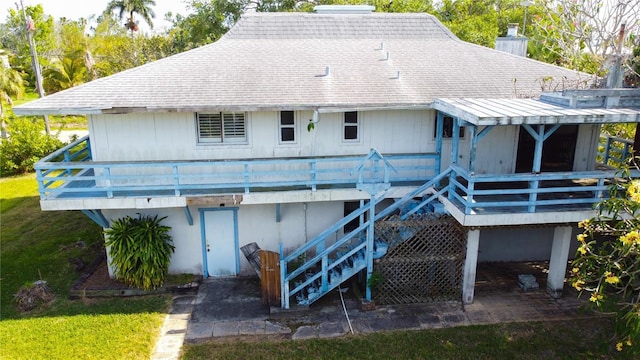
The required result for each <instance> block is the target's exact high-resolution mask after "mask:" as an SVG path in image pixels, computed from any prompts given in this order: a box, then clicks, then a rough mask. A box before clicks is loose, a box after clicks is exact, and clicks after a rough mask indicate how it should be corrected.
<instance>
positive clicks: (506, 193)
mask: <svg viewBox="0 0 640 360" xmlns="http://www.w3.org/2000/svg"><path fill="white" fill-rule="evenodd" d="M631 176H632V177H633V178H637V177H639V176H640V173H639V172H638V171H631ZM618 178H619V170H610V171H583V172H549V173H539V174H504V175H476V174H473V173H470V172H469V171H467V170H465V169H463V168H461V167H459V166H451V175H450V177H449V184H448V189H447V196H448V199H449V200H450V201H451V202H452V203H453V204H455V205H456V206H458V207H461V208H462V209H464V212H465V214H473V213H485V214H490V213H512V212H530V213H533V212H536V211H562V210H563V209H564V210H570V209H572V208H575V209H579V208H589V207H590V206H592V205H594V204H596V203H598V202H600V201H602V199H603V198H607V197H608V196H609V189H610V186H611V185H613V184H615V183H616V181H618V180H617V179H618Z"/></svg>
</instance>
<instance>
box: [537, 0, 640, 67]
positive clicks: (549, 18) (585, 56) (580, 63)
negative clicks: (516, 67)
mask: <svg viewBox="0 0 640 360" xmlns="http://www.w3.org/2000/svg"><path fill="white" fill-rule="evenodd" d="M534 7H535V8H536V9H541V10H542V11H541V12H540V13H539V14H537V15H535V16H533V17H532V20H533V24H532V26H533V27H534V28H535V31H534V32H533V33H534V34H535V35H534V36H533V38H532V42H533V43H534V44H535V45H536V46H538V47H539V54H537V55H538V59H539V60H542V61H545V62H550V63H556V64H558V65H561V66H566V67H569V68H572V69H576V70H582V71H586V72H590V73H598V74H599V75H604V74H606V73H607V71H608V67H609V66H610V64H611V59H612V57H613V56H614V55H616V54H621V53H623V49H625V48H629V47H630V45H631V44H630V41H631V37H629V36H623V39H622V41H621V42H620V41H618V37H619V31H620V28H621V25H622V24H625V25H626V28H627V29H631V30H632V31H635V32H637V31H638V27H639V26H640V1H639V0H618V1H602V0H582V1H575V0H553V1H544V0H535V5H534Z"/></svg>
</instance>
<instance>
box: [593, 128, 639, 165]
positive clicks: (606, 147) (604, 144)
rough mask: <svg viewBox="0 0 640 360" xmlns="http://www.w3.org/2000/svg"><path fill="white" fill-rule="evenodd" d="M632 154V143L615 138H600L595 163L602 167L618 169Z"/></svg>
mask: <svg viewBox="0 0 640 360" xmlns="http://www.w3.org/2000/svg"><path fill="white" fill-rule="evenodd" d="M632 154H633V141H632V140H627V139H622V138H619V137H615V136H600V146H598V156H597V161H598V162H599V163H601V164H603V165H607V166H610V167H613V168H620V167H621V166H622V165H623V164H624V163H625V162H626V161H627V160H628V159H629V157H630V156H631V155H632Z"/></svg>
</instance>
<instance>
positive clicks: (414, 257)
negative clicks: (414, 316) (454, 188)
mask: <svg viewBox="0 0 640 360" xmlns="http://www.w3.org/2000/svg"><path fill="white" fill-rule="evenodd" d="M375 226H376V237H377V238H381V239H382V240H383V241H385V242H386V243H387V244H388V245H389V250H388V252H387V254H386V255H385V256H384V257H382V258H381V259H378V260H376V262H375V263H374V272H377V273H378V274H379V275H380V276H381V277H382V281H381V282H380V283H379V284H378V285H377V286H376V287H375V289H374V291H373V297H374V300H375V302H376V303H377V304H410V303H424V302H432V301H445V300H460V296H461V295H460V294H461V290H462V268H463V266H464V258H465V253H466V233H465V231H464V229H463V227H462V226H460V225H459V224H458V222H457V221H456V220H455V219H454V218H453V217H451V216H449V215H442V214H432V213H428V214H423V215H420V216H414V217H412V218H410V219H407V220H398V217H397V216H392V217H390V218H387V219H384V220H381V221H378V222H376V224H375Z"/></svg>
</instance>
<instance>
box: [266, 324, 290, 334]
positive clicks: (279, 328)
mask: <svg viewBox="0 0 640 360" xmlns="http://www.w3.org/2000/svg"><path fill="white" fill-rule="evenodd" d="M264 325H265V329H264V333H265V334H266V335H272V334H291V329H290V328H289V327H288V326H285V325H282V324H278V323H273V322H271V321H265V322H264Z"/></svg>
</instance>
